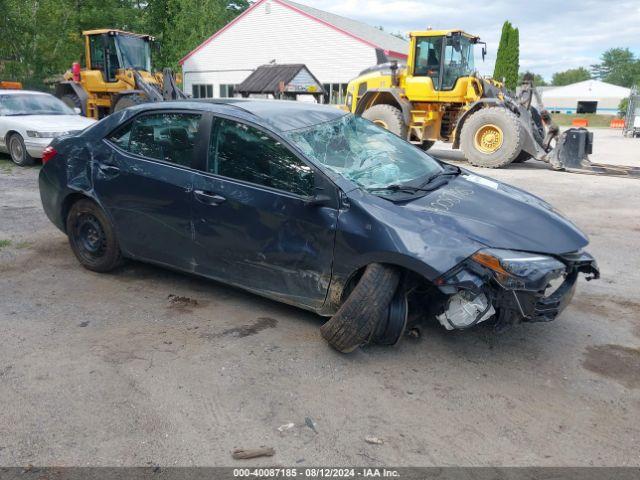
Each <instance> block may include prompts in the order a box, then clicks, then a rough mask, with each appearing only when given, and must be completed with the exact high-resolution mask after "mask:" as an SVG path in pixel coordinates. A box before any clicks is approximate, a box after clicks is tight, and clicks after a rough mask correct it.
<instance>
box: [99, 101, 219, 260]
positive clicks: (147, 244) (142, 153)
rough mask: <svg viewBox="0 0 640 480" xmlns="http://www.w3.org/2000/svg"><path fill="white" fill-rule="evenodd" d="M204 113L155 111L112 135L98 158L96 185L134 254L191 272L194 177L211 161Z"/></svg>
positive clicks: (124, 245)
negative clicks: (206, 161)
mask: <svg viewBox="0 0 640 480" xmlns="http://www.w3.org/2000/svg"><path fill="white" fill-rule="evenodd" d="M202 117H203V115H202V114H200V113H194V112H152V113H147V114H143V115H140V116H138V117H135V118H134V119H133V121H131V122H129V123H128V124H125V125H124V126H123V127H121V128H120V129H118V130H117V131H116V132H115V133H113V134H111V135H110V136H109V137H108V138H107V139H105V142H104V144H103V147H102V148H101V149H100V151H99V152H98V154H97V156H96V160H97V162H96V164H95V171H94V186H95V190H96V193H97V196H98V199H99V200H100V201H101V203H102V205H103V207H104V208H105V209H106V211H107V213H108V214H109V215H110V217H111V219H112V221H113V222H114V225H115V227H116V232H117V235H118V240H119V242H120V244H121V247H122V249H123V250H124V251H125V252H126V253H127V254H129V255H131V256H133V257H136V258H141V259H146V260H151V261H154V262H157V263H162V264H166V265H169V266H172V267H176V268H180V269H184V270H191V269H192V264H193V249H192V229H191V199H192V186H193V176H194V172H195V169H196V168H199V167H200V165H199V164H198V162H199V161H201V160H204V158H205V157H206V149H207V138H208V135H204V137H205V138H202V137H203V135H201V132H202V131H203V129H202V128H201V124H202V123H203V122H206V120H203V118H202Z"/></svg>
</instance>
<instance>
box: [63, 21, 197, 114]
mask: <svg viewBox="0 0 640 480" xmlns="http://www.w3.org/2000/svg"><path fill="white" fill-rule="evenodd" d="M82 34H83V35H84V40H85V62H86V65H85V68H81V67H80V65H79V64H78V63H74V64H73V66H72V68H71V70H69V71H67V72H66V73H65V74H64V81H62V82H60V83H58V84H56V96H57V97H58V98H60V99H61V100H62V101H63V102H64V103H66V104H67V105H68V106H70V107H72V108H77V109H79V110H80V111H81V113H82V114H83V115H85V116H87V117H90V118H95V119H100V118H103V117H105V116H106V115H109V114H111V113H113V112H117V111H119V110H122V109H124V108H127V107H130V106H132V105H137V104H139V103H145V102H157V101H162V100H172V99H180V98H186V95H185V94H184V93H183V92H182V91H181V90H180V89H179V88H178V86H177V85H176V81H175V78H174V75H173V72H171V70H170V69H165V70H164V72H163V73H159V72H152V70H151V43H152V42H153V41H154V38H153V37H152V36H150V35H140V34H137V33H131V32H124V31H121V30H113V29H99V30H88V31H84V32H82Z"/></svg>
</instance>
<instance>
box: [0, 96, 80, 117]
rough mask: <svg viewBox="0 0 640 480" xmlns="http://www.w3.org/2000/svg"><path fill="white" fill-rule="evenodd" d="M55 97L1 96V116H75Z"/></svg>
mask: <svg viewBox="0 0 640 480" xmlns="http://www.w3.org/2000/svg"><path fill="white" fill-rule="evenodd" d="M75 114H76V113H75V112H74V111H73V110H71V109H70V108H69V107H67V106H66V105H65V104H64V103H62V101H60V100H58V99H57V98H56V97H54V96H53V95H42V94H29V93H19V94H12V95H0V115H75Z"/></svg>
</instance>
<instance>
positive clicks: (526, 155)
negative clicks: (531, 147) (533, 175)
mask: <svg viewBox="0 0 640 480" xmlns="http://www.w3.org/2000/svg"><path fill="white" fill-rule="evenodd" d="M532 158H533V157H532V156H531V154H529V153H527V152H525V151H524V150H522V151H521V152H520V153H519V154H518V156H517V157H516V158H515V160H514V161H513V162H512V163H523V162H526V161H527V160H530V159H532Z"/></svg>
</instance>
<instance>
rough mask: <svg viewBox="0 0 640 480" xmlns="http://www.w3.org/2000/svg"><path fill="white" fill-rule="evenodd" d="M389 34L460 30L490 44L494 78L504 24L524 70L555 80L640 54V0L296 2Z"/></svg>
mask: <svg viewBox="0 0 640 480" xmlns="http://www.w3.org/2000/svg"><path fill="white" fill-rule="evenodd" d="M297 1H298V2H300V3H304V4H307V5H310V6H312V7H316V8H319V9H322V10H325V11H329V12H333V13H336V14H338V15H343V16H345V17H350V18H353V19H356V20H360V21H362V22H365V23H368V24H370V25H374V26H382V27H383V28H384V29H385V30H386V31H389V32H402V33H406V32H409V31H411V30H423V29H425V28H426V27H428V26H430V27H433V29H447V28H462V29H463V30H465V31H467V32H469V33H472V34H474V35H479V36H480V37H481V38H482V39H483V40H485V41H486V42H487V44H488V45H487V47H488V52H487V58H486V59H485V61H484V62H482V61H481V59H477V60H476V65H477V67H478V70H479V71H480V73H481V74H492V73H493V65H494V62H495V55H496V51H497V49H498V42H499V40H500V32H501V29H502V23H503V22H504V21H505V20H509V21H510V22H511V23H512V24H513V25H514V26H515V27H518V28H519V30H520V71H526V70H530V71H532V72H535V73H538V74H540V75H542V76H543V77H545V78H546V79H547V80H550V79H551V76H552V75H553V73H554V72H558V71H563V70H567V69H569V68H577V67H585V68H587V69H589V67H590V66H591V65H592V64H594V63H598V61H599V57H600V55H601V54H602V52H604V51H605V50H607V49H609V48H613V47H629V48H630V49H631V50H632V51H633V52H634V53H635V54H636V55H637V56H640V0H608V1H607V0H599V1H598V0H556V1H553V0H528V1H521V0H511V1H510V0H481V1H476V2H464V3H463V2H461V1H460V0H456V1H450V0H297Z"/></svg>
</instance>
